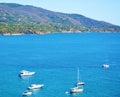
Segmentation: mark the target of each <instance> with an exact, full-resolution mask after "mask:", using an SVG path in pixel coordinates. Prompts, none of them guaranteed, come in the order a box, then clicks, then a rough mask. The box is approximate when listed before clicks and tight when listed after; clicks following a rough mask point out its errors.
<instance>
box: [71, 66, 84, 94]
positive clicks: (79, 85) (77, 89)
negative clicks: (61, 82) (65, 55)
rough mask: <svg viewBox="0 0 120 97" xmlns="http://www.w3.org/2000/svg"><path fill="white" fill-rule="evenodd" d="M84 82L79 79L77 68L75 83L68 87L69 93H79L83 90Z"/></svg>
mask: <svg viewBox="0 0 120 97" xmlns="http://www.w3.org/2000/svg"><path fill="white" fill-rule="evenodd" d="M84 84H85V83H84V82H82V81H80V80H79V68H78V70H77V83H76V87H74V88H71V89H70V93H80V92H83V85H84Z"/></svg>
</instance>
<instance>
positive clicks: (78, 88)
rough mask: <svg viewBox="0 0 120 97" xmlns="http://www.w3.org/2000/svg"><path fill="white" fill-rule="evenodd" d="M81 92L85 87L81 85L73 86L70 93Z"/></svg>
mask: <svg viewBox="0 0 120 97" xmlns="http://www.w3.org/2000/svg"><path fill="white" fill-rule="evenodd" d="M80 92H83V88H81V87H74V88H71V90H70V93H80Z"/></svg>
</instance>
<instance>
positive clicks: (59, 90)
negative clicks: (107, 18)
mask: <svg viewBox="0 0 120 97" xmlns="http://www.w3.org/2000/svg"><path fill="white" fill-rule="evenodd" d="M103 63H108V64H109V65H110V68H108V69H103V68H101V65H102V64H103ZM77 67H79V68H80V78H81V79H82V81H84V82H85V83H86V84H85V86H84V91H83V93H80V94H65V92H66V91H68V92H69V90H70V88H72V87H74V85H75V83H76V80H77V78H76V76H77V75H76V72H77ZM23 69H25V70H30V71H35V72H36V74H35V75H34V76H32V77H24V78H20V77H18V74H19V72H20V71H21V70H23ZM0 71H1V73H0V97H22V92H24V91H25V90H26V88H27V87H28V86H29V85H30V84H32V83H36V84H39V83H43V84H44V85H45V86H44V87H43V88H42V89H40V90H36V91H33V95H31V96H30V97H120V34H119V33H109V34H107V33H81V34H59V33H58V34H46V35H22V36H0Z"/></svg>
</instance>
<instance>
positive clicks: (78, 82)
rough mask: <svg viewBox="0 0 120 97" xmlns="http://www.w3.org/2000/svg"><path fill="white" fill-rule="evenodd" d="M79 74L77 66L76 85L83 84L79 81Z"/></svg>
mask: <svg viewBox="0 0 120 97" xmlns="http://www.w3.org/2000/svg"><path fill="white" fill-rule="evenodd" d="M79 76H80V74H79V68H78V70H77V83H76V86H80V85H84V84H85V83H84V82H82V81H80V78H79Z"/></svg>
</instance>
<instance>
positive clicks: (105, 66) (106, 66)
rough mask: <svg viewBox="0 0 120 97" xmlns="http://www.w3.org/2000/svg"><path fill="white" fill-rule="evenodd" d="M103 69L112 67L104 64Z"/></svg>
mask: <svg viewBox="0 0 120 97" xmlns="http://www.w3.org/2000/svg"><path fill="white" fill-rule="evenodd" d="M102 67H103V68H109V67H110V66H109V65H108V64H103V65H102Z"/></svg>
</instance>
